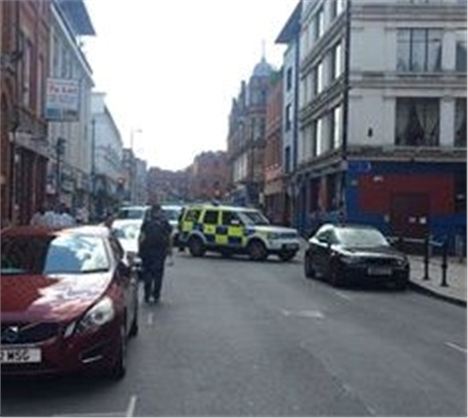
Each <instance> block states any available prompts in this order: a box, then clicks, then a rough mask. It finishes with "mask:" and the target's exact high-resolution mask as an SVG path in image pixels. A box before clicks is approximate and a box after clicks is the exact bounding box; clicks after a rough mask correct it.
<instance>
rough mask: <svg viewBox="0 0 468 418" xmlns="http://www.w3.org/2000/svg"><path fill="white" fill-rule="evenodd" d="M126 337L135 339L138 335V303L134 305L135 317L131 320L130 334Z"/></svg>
mask: <svg viewBox="0 0 468 418" xmlns="http://www.w3.org/2000/svg"><path fill="white" fill-rule="evenodd" d="M128 335H129V336H130V337H136V336H137V335H138V303H136V304H135V317H134V318H133V322H132V326H131V327H130V333H129V334H128Z"/></svg>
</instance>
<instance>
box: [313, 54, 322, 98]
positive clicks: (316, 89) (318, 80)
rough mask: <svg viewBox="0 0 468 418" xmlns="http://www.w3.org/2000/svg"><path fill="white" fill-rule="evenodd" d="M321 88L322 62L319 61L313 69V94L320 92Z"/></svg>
mask: <svg viewBox="0 0 468 418" xmlns="http://www.w3.org/2000/svg"><path fill="white" fill-rule="evenodd" d="M323 88H324V85H323V62H320V63H319V64H318V65H317V67H315V71H314V94H315V95H317V94H320V93H321V92H322V91H323Z"/></svg>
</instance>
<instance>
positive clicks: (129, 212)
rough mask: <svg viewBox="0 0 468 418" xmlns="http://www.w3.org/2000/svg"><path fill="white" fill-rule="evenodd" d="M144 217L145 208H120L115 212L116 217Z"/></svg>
mask: <svg viewBox="0 0 468 418" xmlns="http://www.w3.org/2000/svg"><path fill="white" fill-rule="evenodd" d="M144 217H145V209H138V208H137V209H120V210H119V212H118V214H117V219H143V218H144Z"/></svg>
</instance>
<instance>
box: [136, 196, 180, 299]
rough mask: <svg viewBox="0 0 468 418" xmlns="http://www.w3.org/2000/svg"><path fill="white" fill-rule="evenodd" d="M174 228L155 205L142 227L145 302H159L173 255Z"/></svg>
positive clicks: (141, 249) (140, 241)
mask: <svg viewBox="0 0 468 418" xmlns="http://www.w3.org/2000/svg"><path fill="white" fill-rule="evenodd" d="M171 232H172V227H171V225H170V224H169V222H168V221H167V219H166V216H165V215H164V212H163V211H162V209H161V206H159V205H153V206H152V207H151V209H150V211H149V216H148V218H147V219H145V221H144V222H143V225H142V226H141V233H140V240H139V247H140V248H139V254H140V258H141V260H142V267H143V280H144V286H145V302H147V303H148V302H149V301H150V297H151V296H152V297H153V300H154V302H155V303H157V302H158V301H159V298H160V294H161V287H162V281H163V276H164V265H165V262H166V257H167V256H168V255H172V243H171Z"/></svg>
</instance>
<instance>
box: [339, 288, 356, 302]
mask: <svg viewBox="0 0 468 418" xmlns="http://www.w3.org/2000/svg"><path fill="white" fill-rule="evenodd" d="M335 294H336V295H337V296H339V297H340V298H342V299H346V300H348V301H352V300H353V299H352V298H351V297H350V296H348V295H347V294H345V293H342V292H340V291H338V290H335Z"/></svg>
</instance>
